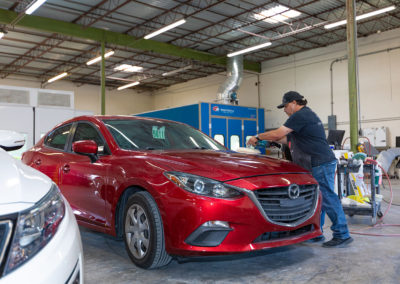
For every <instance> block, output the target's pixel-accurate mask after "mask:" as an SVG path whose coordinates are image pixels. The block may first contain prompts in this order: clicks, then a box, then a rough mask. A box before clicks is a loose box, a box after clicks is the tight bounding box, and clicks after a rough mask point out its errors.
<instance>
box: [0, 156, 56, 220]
mask: <svg viewBox="0 0 400 284" xmlns="http://www.w3.org/2000/svg"><path fill="white" fill-rule="evenodd" d="M51 185H52V182H51V180H50V179H49V178H48V177H47V176H45V175H44V174H42V173H40V172H39V171H37V170H35V169H33V168H30V167H28V166H26V165H24V164H23V163H21V161H19V160H16V159H14V158H13V157H11V156H10V155H9V154H8V153H7V152H5V151H4V150H3V149H0V215H4V214H10V213H14V212H18V211H21V210H24V209H26V208H29V207H31V206H32V205H33V204H35V203H36V202H37V201H39V200H40V199H41V198H43V197H44V196H45V195H46V193H47V192H49V190H50V188H51Z"/></svg>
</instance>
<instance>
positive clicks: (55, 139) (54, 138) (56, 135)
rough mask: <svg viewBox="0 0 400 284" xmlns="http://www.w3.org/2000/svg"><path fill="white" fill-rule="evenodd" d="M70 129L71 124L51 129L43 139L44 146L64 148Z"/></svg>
mask: <svg viewBox="0 0 400 284" xmlns="http://www.w3.org/2000/svg"><path fill="white" fill-rule="evenodd" d="M70 131H71V124H68V125H65V126H61V127H59V128H57V129H55V130H53V131H52V132H51V133H50V134H49V135H48V136H47V137H46V139H45V141H44V144H45V145H46V146H49V147H52V148H56V149H60V150H64V148H65V144H66V143H67V139H68V134H69V132H70Z"/></svg>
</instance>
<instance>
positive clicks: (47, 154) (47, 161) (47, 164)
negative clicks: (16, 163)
mask: <svg viewBox="0 0 400 284" xmlns="http://www.w3.org/2000/svg"><path fill="white" fill-rule="evenodd" d="M71 127H72V124H67V125H63V126H61V127H58V128H56V129H55V130H53V131H52V132H51V133H49V135H48V136H47V137H46V139H45V140H44V142H43V144H42V145H40V146H38V148H40V149H35V150H34V151H28V152H27V153H26V155H25V154H24V157H23V161H24V163H26V164H28V165H29V166H31V167H33V168H35V169H37V170H39V171H41V172H42V173H44V174H45V175H47V176H48V177H50V178H51V179H52V180H53V181H54V182H55V183H56V184H58V183H59V169H60V164H61V162H62V160H63V157H64V153H65V152H64V149H65V147H66V144H67V139H68V137H69V133H70V131H71Z"/></svg>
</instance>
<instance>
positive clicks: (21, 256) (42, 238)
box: [4, 184, 65, 274]
mask: <svg viewBox="0 0 400 284" xmlns="http://www.w3.org/2000/svg"><path fill="white" fill-rule="evenodd" d="M64 215H65V203H64V199H63V197H62V196H61V193H60V191H59V189H58V187H57V186H56V185H55V184H53V185H52V187H51V189H50V191H49V192H48V193H47V194H46V195H45V196H44V197H43V198H42V199H41V200H39V201H38V202H37V203H36V204H35V205H34V206H33V207H31V208H29V209H27V210H25V211H22V212H20V213H19V216H18V220H17V223H16V228H15V233H14V237H13V241H12V243H11V249H10V253H9V256H8V260H7V264H6V267H5V270H4V274H7V273H10V272H11V271H12V270H14V269H15V268H17V267H18V266H20V265H21V264H23V263H24V262H26V261H28V260H29V259H30V258H32V257H33V256H34V255H35V254H36V253H37V252H39V251H40V250H41V249H42V248H43V247H44V246H45V245H46V244H47V243H48V242H49V241H50V240H51V238H52V237H53V236H54V235H55V233H56V232H57V229H58V226H59V225H60V223H61V221H62V219H63V218H64Z"/></svg>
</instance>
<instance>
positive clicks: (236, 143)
mask: <svg viewBox="0 0 400 284" xmlns="http://www.w3.org/2000/svg"><path fill="white" fill-rule="evenodd" d="M239 147H240V137H239V135H231V149H232V150H233V151H236V150H237V149H238V148H239Z"/></svg>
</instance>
